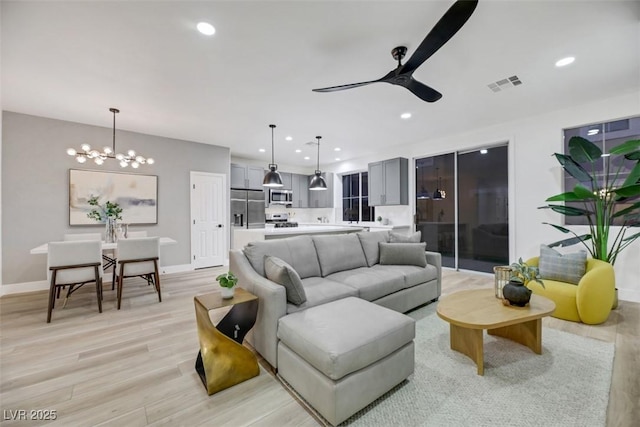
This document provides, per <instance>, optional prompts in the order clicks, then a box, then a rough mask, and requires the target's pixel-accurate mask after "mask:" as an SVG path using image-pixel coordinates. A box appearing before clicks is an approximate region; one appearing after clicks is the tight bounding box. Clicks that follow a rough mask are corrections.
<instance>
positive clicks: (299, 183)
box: [291, 173, 309, 208]
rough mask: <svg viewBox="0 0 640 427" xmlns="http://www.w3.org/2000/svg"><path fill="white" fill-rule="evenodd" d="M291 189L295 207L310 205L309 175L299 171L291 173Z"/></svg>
mask: <svg viewBox="0 0 640 427" xmlns="http://www.w3.org/2000/svg"><path fill="white" fill-rule="evenodd" d="M291 191H293V204H292V207H294V208H308V207H309V177H308V176H307V175H300V174H297V173H292V174H291Z"/></svg>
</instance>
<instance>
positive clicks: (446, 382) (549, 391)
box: [343, 304, 614, 427]
mask: <svg viewBox="0 0 640 427" xmlns="http://www.w3.org/2000/svg"><path fill="white" fill-rule="evenodd" d="M410 315H411V316H412V317H413V318H415V319H416V320H417V323H416V338H415V344H416V361H415V372H414V374H413V375H412V376H410V377H409V378H408V380H407V381H404V382H403V383H401V384H400V385H399V386H397V387H396V388H394V389H393V390H391V391H390V392H388V393H386V394H385V395H384V396H382V397H380V398H379V399H378V400H376V401H375V402H373V403H372V404H371V405H369V406H367V407H366V408H365V409H363V410H361V411H360V412H358V413H357V414H355V415H354V416H352V417H351V418H350V419H348V420H347V421H345V422H344V423H343V425H350V426H367V427H369V426H438V427H442V426H456V427H457V426H473V427H477V426H519V427H522V426H532V427H533V426H535V427H539V426H545V427H549V426H559V427H560V426H562V427H567V426H580V427H591V426H593V427H596V426H599V427H600V426H605V425H606V413H607V404H608V401H609V387H610V384H611V372H612V367H613V356H614V344H613V343H606V342H603V341H598V340H594V339H590V338H585V337H581V336H577V335H573V334H569V333H566V332H561V331H558V330H554V329H551V328H545V327H543V332H542V354H541V355H537V354H535V353H533V352H532V351H531V350H530V349H529V348H527V347H524V346H522V345H520V344H517V343H514V342H512V341H509V340H507V339H504V338H501V337H494V336H491V335H488V334H486V333H485V339H484V366H485V367H484V376H479V375H477V374H476V366H475V364H474V362H472V361H471V359H469V358H468V357H467V356H465V355H463V354H461V353H458V352H456V351H453V350H451V349H450V347H449V324H448V323H446V322H445V321H443V320H442V319H440V318H439V317H438V316H437V314H436V313H435V304H431V305H429V306H426V307H423V308H421V309H420V310H417V311H415V312H413V313H411V314H410Z"/></svg>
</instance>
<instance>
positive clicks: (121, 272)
mask: <svg viewBox="0 0 640 427" xmlns="http://www.w3.org/2000/svg"><path fill="white" fill-rule="evenodd" d="M123 276H124V264H120V275H119V276H118V310H120V304H121V302H122V279H123Z"/></svg>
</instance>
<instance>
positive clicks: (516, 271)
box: [502, 258, 544, 307]
mask: <svg viewBox="0 0 640 427" xmlns="http://www.w3.org/2000/svg"><path fill="white" fill-rule="evenodd" d="M509 268H510V270H511V276H510V278H509V283H507V284H506V285H504V287H503V288H502V295H503V297H504V300H506V301H507V302H508V304H506V303H505V305H514V306H516V307H524V306H526V305H527V304H529V300H530V299H531V289H529V288H527V283H529V282H530V281H532V280H533V281H535V282H537V283H540V285H541V286H542V287H543V288H544V283H542V280H540V279H539V278H538V276H539V272H538V267H534V266H531V265H528V264H527V263H526V262H524V261H522V258H519V259H518V262H514V263H513V264H511V265H510V266H509ZM504 300H503V301H504Z"/></svg>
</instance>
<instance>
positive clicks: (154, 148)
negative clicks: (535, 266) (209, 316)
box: [1, 111, 230, 284]
mask: <svg viewBox="0 0 640 427" xmlns="http://www.w3.org/2000/svg"><path fill="white" fill-rule="evenodd" d="M2 121H3V123H2V169H1V171H2V193H1V194H2V231H3V232H2V266H3V269H2V283H3V284H13V283H22V282H32V281H37V280H44V279H45V278H46V274H45V270H46V255H31V254H30V253H29V251H30V250H31V249H32V248H34V247H36V246H39V245H41V244H43V243H46V242H49V241H55V240H61V239H62V237H63V234H65V233H83V232H87V233H89V232H104V226H101V225H95V226H92V225H90V226H73V227H71V226H69V169H92V170H102V171H108V170H112V171H118V172H124V171H126V172H128V173H134V172H133V169H131V168H127V169H122V168H120V166H119V165H118V163H117V162H116V161H115V160H107V161H106V162H105V164H104V165H102V166H97V165H95V164H93V163H91V164H89V162H87V163H85V164H84V165H81V164H80V163H78V162H76V161H75V159H74V158H73V157H71V156H69V155H67V154H66V152H65V150H66V148H69V147H73V148H76V149H79V147H80V144H82V143H83V142H87V143H89V144H90V145H92V147H95V148H98V149H100V148H101V147H103V146H110V145H111V141H112V128H105V127H97V126H89V125H84V124H80V123H72V122H66V121H61V120H54V119H47V118H43V117H36V116H29V115H26V114H18V113H13V112H8V111H4V112H3V116H2ZM116 129H117V127H116ZM116 149H117V150H121V151H124V150H128V149H134V150H136V151H138V152H140V153H141V154H142V155H144V156H147V157H153V158H154V159H155V160H156V163H155V164H154V165H150V166H149V165H145V166H141V167H140V168H139V169H138V170H137V171H135V173H140V174H145V175H157V176H158V224H157V225H139V226H135V227H133V226H132V227H131V228H130V229H131V230H147V231H148V232H149V233H150V235H152V236H166V237H171V238H173V239H174V240H176V241H177V242H178V244H177V245H171V246H164V247H163V249H162V254H161V258H162V259H161V262H162V265H163V266H170V265H181V264H189V263H190V259H189V258H190V253H191V247H190V235H191V228H190V217H191V215H190V198H189V180H190V175H189V172H190V171H201V172H210V173H221V174H225V175H227V183H228V182H229V181H228V174H229V163H230V162H229V160H230V153H229V149H228V148H226V147H219V146H214V145H207V144H199V143H195V142H189V141H180V140H175V139H170V138H163V137H159V136H152V135H144V134H139V133H134V132H127V131H121V130H116ZM225 200H227V202H226V203H227V204H228V195H227V197H226V198H225ZM226 210H227V211H228V207H227V208H226Z"/></svg>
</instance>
